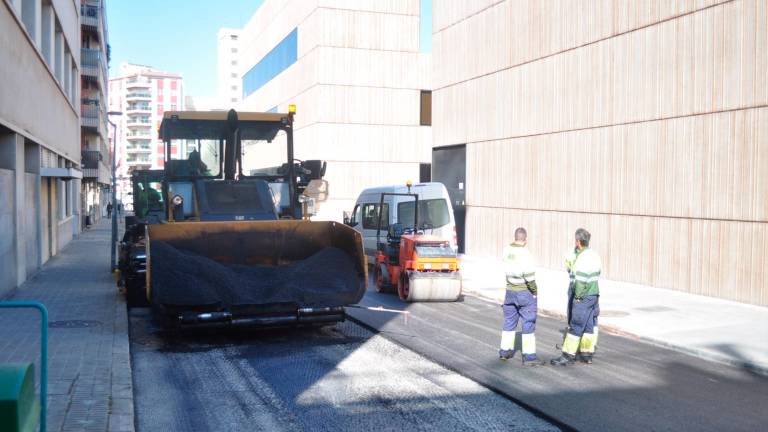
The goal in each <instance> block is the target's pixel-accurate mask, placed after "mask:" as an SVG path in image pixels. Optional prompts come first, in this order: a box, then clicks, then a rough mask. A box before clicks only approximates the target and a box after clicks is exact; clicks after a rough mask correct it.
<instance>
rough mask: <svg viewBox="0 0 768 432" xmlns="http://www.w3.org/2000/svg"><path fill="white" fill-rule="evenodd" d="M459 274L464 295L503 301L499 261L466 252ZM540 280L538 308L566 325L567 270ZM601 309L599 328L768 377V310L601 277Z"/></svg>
mask: <svg viewBox="0 0 768 432" xmlns="http://www.w3.org/2000/svg"><path fill="white" fill-rule="evenodd" d="M461 272H462V277H463V289H464V293H465V294H467V295H474V296H477V297H480V298H484V299H486V300H490V301H493V302H496V303H501V302H502V301H503V299H504V294H505V278H504V267H503V264H502V262H501V260H500V259H498V258H481V257H477V256H470V255H464V256H462V258H461ZM536 280H537V285H538V288H539V295H538V304H539V312H540V313H543V314H546V315H550V316H555V317H561V318H562V319H563V326H565V314H566V305H567V292H568V275H567V273H566V272H565V271H564V270H563V271H555V270H550V269H544V268H539V269H538V271H537V274H536ZM600 311H601V312H600V330H601V331H608V332H611V333H615V334H620V335H624V336H628V337H634V338H637V339H640V340H644V341H647V342H650V343H653V344H656V345H661V346H664V347H667V348H670V349H674V350H676V351H681V352H685V353H688V354H692V355H695V356H698V357H701V358H705V359H708V360H714V361H718V362H722V363H727V364H730V365H735V366H740V367H744V368H747V369H750V370H754V371H756V372H759V373H761V374H764V375H768V308H765V307H760V306H752V305H747V304H743V303H736V302H732V301H728V300H720V299H715V298H711V297H704V296H698V295H693V294H687V293H683V292H678V291H673V290H668V289H660V288H654V287H651V286H646V285H638V284H631V283H626V282H616V281H610V280H604V279H601V280H600Z"/></svg>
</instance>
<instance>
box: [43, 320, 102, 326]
mask: <svg viewBox="0 0 768 432" xmlns="http://www.w3.org/2000/svg"><path fill="white" fill-rule="evenodd" d="M100 325H101V321H93V320H67V321H51V322H50V323H48V328H87V327H97V326H100Z"/></svg>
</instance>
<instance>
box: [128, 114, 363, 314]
mask: <svg viewBox="0 0 768 432" xmlns="http://www.w3.org/2000/svg"><path fill="white" fill-rule="evenodd" d="M294 112H295V111H294V109H293V107H291V110H290V111H289V112H288V113H245V112H243V113H237V112H235V111H234V110H230V111H229V112H224V111H212V112H183V111H181V112H177V111H174V112H166V113H165V114H164V117H163V121H162V123H161V125H160V128H159V133H160V137H161V138H162V140H163V142H164V148H165V158H164V168H163V170H162V171H159V172H145V173H138V174H136V177H135V178H134V202H135V203H137V204H138V205H135V208H136V215H135V216H134V217H133V219H132V220H131V221H130V224H129V225H128V226H127V227H126V234H125V236H124V238H123V242H122V243H121V254H120V257H121V260H120V270H121V272H122V274H121V277H120V280H121V283H122V284H123V285H125V286H126V290H127V294H128V299H129V302H131V303H132V304H131V305H132V306H140V305H141V303H145V304H149V305H151V307H152V309H153V311H154V312H155V315H156V316H157V317H160V318H161V319H162V321H163V322H164V323H166V324H171V325H174V326H181V327H185V326H187V327H211V326H213V327H218V326H256V327H263V326H292V325H301V324H318V323H319V324H323V323H332V322H337V321H341V320H343V319H344V318H345V311H344V306H346V305H350V304H354V303H357V302H358V301H359V300H360V299H361V298H362V296H363V295H364V293H365V287H366V282H367V278H366V276H367V274H366V269H365V257H364V253H363V246H362V238H361V236H360V234H359V233H358V232H356V231H355V230H353V229H352V228H349V227H347V226H345V225H344V224H341V223H336V222H316V221H311V220H308V217H307V216H308V215H307V214H306V213H305V212H306V209H307V208H308V206H307V205H305V204H304V202H303V201H305V200H307V199H311V196H310V195H311V194H310V191H317V190H327V183H325V181H324V180H323V179H322V178H323V175H324V172H325V163H324V162H322V161H317V160H308V161H300V160H296V159H295V158H294V148H293V117H294ZM313 207H314V206H313Z"/></svg>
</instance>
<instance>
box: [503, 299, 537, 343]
mask: <svg viewBox="0 0 768 432" xmlns="http://www.w3.org/2000/svg"><path fill="white" fill-rule="evenodd" d="M501 308H502V309H503V311H504V331H515V329H516V328H517V321H518V320H519V319H521V318H522V320H523V334H528V333H533V332H534V331H535V330H536V297H534V296H533V294H531V292H530V291H528V290H525V291H512V290H507V295H506V296H505V297H504V304H503V305H501Z"/></svg>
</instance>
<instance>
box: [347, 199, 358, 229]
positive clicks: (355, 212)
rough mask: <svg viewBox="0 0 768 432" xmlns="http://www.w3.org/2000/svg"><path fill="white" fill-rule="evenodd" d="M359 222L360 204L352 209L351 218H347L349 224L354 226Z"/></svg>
mask: <svg viewBox="0 0 768 432" xmlns="http://www.w3.org/2000/svg"><path fill="white" fill-rule="evenodd" d="M359 223H360V205H359V204H358V205H356V206H355V209H354V210H352V219H350V220H349V224H350V226H356V225H357V224H359Z"/></svg>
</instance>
